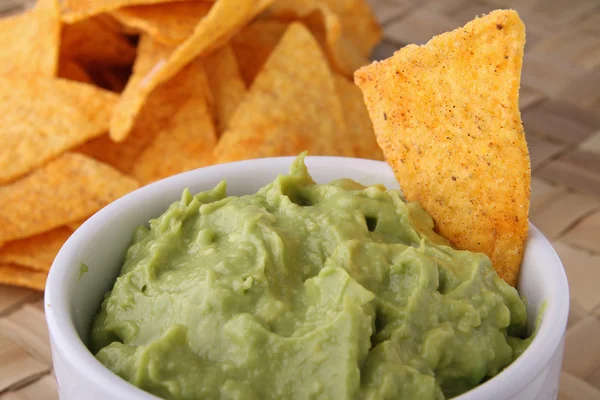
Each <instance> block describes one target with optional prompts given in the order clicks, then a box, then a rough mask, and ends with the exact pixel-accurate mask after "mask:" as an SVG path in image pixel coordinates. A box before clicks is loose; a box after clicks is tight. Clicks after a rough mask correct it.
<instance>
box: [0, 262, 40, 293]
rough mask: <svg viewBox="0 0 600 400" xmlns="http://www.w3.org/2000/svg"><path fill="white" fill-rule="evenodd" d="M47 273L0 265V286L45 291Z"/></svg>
mask: <svg viewBox="0 0 600 400" xmlns="http://www.w3.org/2000/svg"><path fill="white" fill-rule="evenodd" d="M47 277H48V273H47V272H43V271H36V270H34V269H29V268H23V267H19V266H16V265H11V264H2V265H0V284H3V285H12V286H20V287H26V288H29V289H35V290H44V287H45V286H46V278H47Z"/></svg>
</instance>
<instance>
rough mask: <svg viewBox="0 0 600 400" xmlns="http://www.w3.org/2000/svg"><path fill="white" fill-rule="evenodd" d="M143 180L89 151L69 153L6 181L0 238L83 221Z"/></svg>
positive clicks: (0, 194)
mask: <svg viewBox="0 0 600 400" xmlns="http://www.w3.org/2000/svg"><path fill="white" fill-rule="evenodd" d="M137 187H138V184H137V182H136V181H134V180H133V179H131V178H129V177H126V176H124V175H122V174H121V173H119V172H118V171H116V170H114V169H113V168H112V167H110V166H108V165H106V164H103V163H101V162H99V161H96V160H94V159H92V158H89V157H86V156H84V155H83V154H75V153H65V154H63V155H62V156H60V157H59V158H57V159H55V160H52V161H50V162H49V163H48V164H46V165H44V166H43V167H42V168H39V169H37V170H35V171H34V172H32V173H31V174H29V175H27V176H26V177H24V178H22V179H20V180H18V181H15V182H12V183H10V184H7V185H4V186H0V225H1V226H2V229H1V230H0V242H7V241H10V240H16V239H21V238H25V237H28V236H32V235H36V234H39V233H42V232H46V231H49V230H51V229H54V228H57V227H59V226H62V225H66V224H69V223H71V222H74V221H77V220H80V219H82V218H84V217H86V216H88V215H90V214H93V213H94V212H96V211H98V210H99V209H100V208H101V207H103V206H105V205H107V204H108V203H110V202H111V201H113V200H116V199H117V198H119V197H121V196H123V195H124V194H126V193H128V192H130V191H132V190H134V189H136V188H137Z"/></svg>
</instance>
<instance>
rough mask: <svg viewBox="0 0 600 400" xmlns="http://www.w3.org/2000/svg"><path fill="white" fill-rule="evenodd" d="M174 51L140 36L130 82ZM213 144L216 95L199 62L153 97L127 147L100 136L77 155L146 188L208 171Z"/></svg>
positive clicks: (126, 141) (214, 138) (85, 145)
mask: <svg viewBox="0 0 600 400" xmlns="http://www.w3.org/2000/svg"><path fill="white" fill-rule="evenodd" d="M171 49H172V46H168V45H164V44H160V43H157V42H156V41H154V40H153V39H152V38H151V37H149V36H148V35H142V37H141V39H140V44H139V50H138V51H139V56H138V58H137V60H136V64H135V67H134V77H133V78H132V79H138V77H139V76H142V75H143V74H144V72H145V71H147V70H148V69H149V68H151V66H152V65H154V63H155V62H156V60H157V59H159V58H160V57H161V56H162V55H163V54H165V53H168V52H169V51H171ZM215 142H216V135H215V131H214V126H213V121H212V95H211V91H210V87H209V84H208V81H207V77H206V72H205V70H204V66H203V64H202V60H195V61H193V62H192V63H190V64H189V65H188V66H186V67H185V68H184V69H183V70H182V71H180V72H179V73H178V74H177V75H176V76H175V77H174V78H173V79H171V80H169V81H168V82H166V83H165V84H163V85H161V86H159V87H158V88H157V89H156V90H155V91H154V92H152V93H151V94H150V96H149V97H148V100H147V102H146V103H145V105H144V107H143V108H142V110H141V112H140V114H139V116H138V118H137V119H136V121H135V124H134V126H133V129H132V131H131V135H129V137H127V139H126V140H125V141H124V142H122V143H115V142H113V141H112V140H110V138H109V137H108V136H102V137H100V138H98V139H95V140H92V141H90V142H88V143H85V144H84V145H82V146H80V147H79V148H78V149H77V151H80V152H82V153H85V154H87V155H90V156H92V157H94V158H96V159H98V160H100V161H103V162H105V163H107V164H110V165H112V166H114V167H115V168H116V169H118V170H119V171H121V172H123V173H125V174H128V175H132V176H134V177H135V178H137V179H139V180H140V182H142V183H148V182H151V181H154V180H157V179H160V178H164V177H166V176H169V175H172V174H175V173H179V172H183V171H184V170H186V169H192V168H197V167H200V166H203V165H205V164H206V162H207V161H208V158H207V157H208V154H210V152H211V151H212V149H213V147H214V145H215ZM159 159H160V162H157V160H159Z"/></svg>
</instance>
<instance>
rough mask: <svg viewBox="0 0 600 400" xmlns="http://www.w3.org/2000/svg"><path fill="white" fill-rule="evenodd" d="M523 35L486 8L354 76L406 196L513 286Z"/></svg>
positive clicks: (521, 224)
mask: <svg viewBox="0 0 600 400" xmlns="http://www.w3.org/2000/svg"><path fill="white" fill-rule="evenodd" d="M524 44H525V28H524V26H523V23H522V22H521V20H520V19H519V16H518V14H517V13H516V12H515V11H512V10H510V11H494V12H492V13H490V14H488V15H486V16H484V17H481V18H477V19H475V20H474V21H471V22H469V23H468V24H466V25H465V26H464V27H463V28H460V29H457V30H455V31H452V32H449V33H446V34H443V35H440V36H436V37H434V38H433V39H432V40H430V41H429V43H427V44H426V45H425V46H414V45H410V46H407V47H405V48H403V49H402V50H400V51H398V52H396V53H395V54H394V56H392V57H391V58H389V59H387V60H385V61H382V62H376V63H373V64H371V65H370V66H368V67H364V68H361V69H360V70H359V71H357V72H356V74H355V80H356V83H357V85H358V86H359V87H360V88H361V89H362V91H363V93H364V96H365V102H366V105H367V108H368V110H369V114H370V117H371V120H372V121H373V125H374V128H375V132H376V134H377V140H378V142H379V144H380V145H381V147H382V149H383V152H384V155H385V157H386V159H387V161H388V163H389V164H390V165H391V166H392V168H393V169H394V172H395V174H396V177H397V178H398V180H399V182H400V186H401V187H402V189H403V191H404V193H405V195H406V197H407V199H408V200H411V201H419V202H420V203H421V204H422V206H423V208H424V209H425V210H426V211H427V212H429V213H430V214H431V215H432V216H433V219H434V220H435V223H436V230H437V231H438V232H439V233H441V234H442V235H443V236H445V237H446V238H448V239H449V240H450V241H451V242H452V243H453V244H454V245H455V246H456V247H458V248H460V249H467V250H471V251H478V252H483V253H485V254H487V255H488V256H489V257H490V259H491V261H492V264H493V266H494V268H496V271H497V272H498V275H499V276H500V277H502V278H503V279H504V280H506V281H507V282H508V283H510V284H512V285H514V284H515V283H516V281H517V276H518V272H519V266H520V264H521V259H522V256H523V249H524V243H525V240H526V236H527V226H528V211H529V191H530V189H529V188H530V175H531V171H530V163H529V155H528V150H527V143H526V142H525V134H524V131H523V126H522V124H521V118H520V113H519V108H518V100H519V83H520V78H521V65H522V59H523V47H524Z"/></svg>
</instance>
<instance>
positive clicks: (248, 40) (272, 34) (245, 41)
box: [231, 19, 288, 86]
mask: <svg viewBox="0 0 600 400" xmlns="http://www.w3.org/2000/svg"><path fill="white" fill-rule="evenodd" d="M287 28H288V24H286V23H283V22H280V21H275V20H261V19H259V20H257V21H254V22H252V23H251V24H249V25H247V26H246V27H244V29H242V30H241V31H240V32H239V33H238V34H237V35H235V36H234V37H233V38H232V39H231V45H232V47H233V50H234V52H235V55H236V57H237V60H238V63H239V66H240V71H241V73H242V77H243V78H244V81H245V82H246V85H248V86H250V85H251V84H252V82H253V81H254V78H255V77H256V75H258V73H259V71H260V69H261V68H262V66H263V64H264V63H265V61H267V59H268V58H269V56H270V55H271V52H272V51H273V49H274V48H275V46H277V44H278V43H279V41H280V40H281V37H282V36H283V34H284V33H285V31H286V30H287Z"/></svg>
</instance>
